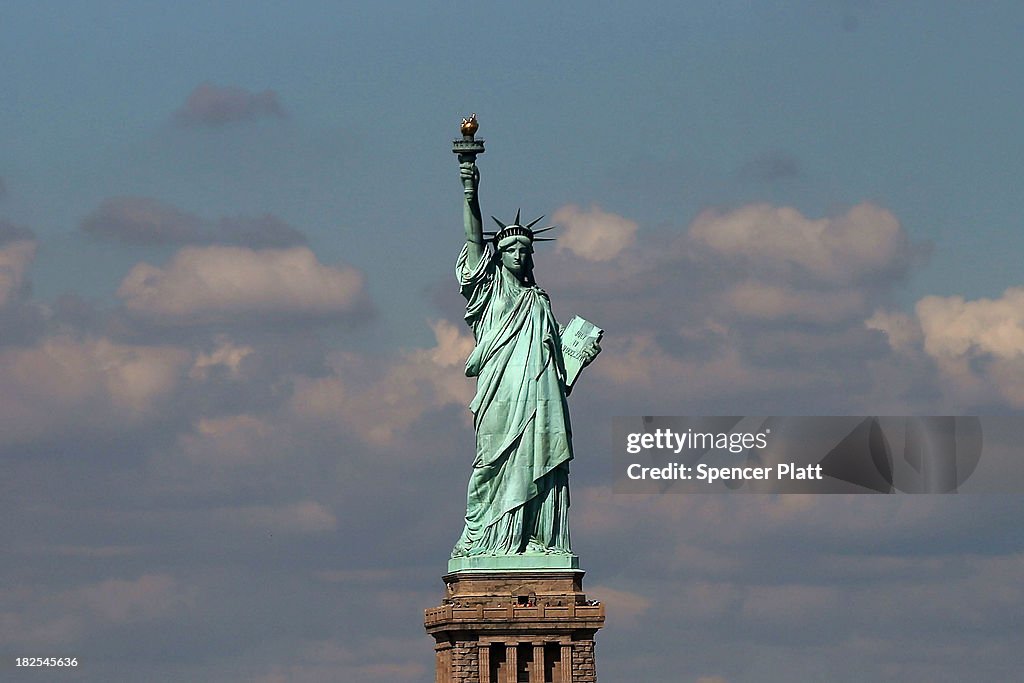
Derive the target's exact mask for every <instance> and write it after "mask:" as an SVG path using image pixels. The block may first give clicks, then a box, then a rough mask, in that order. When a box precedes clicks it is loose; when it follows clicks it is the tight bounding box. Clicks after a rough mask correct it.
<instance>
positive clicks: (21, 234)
mask: <svg viewBox="0 0 1024 683" xmlns="http://www.w3.org/2000/svg"><path fill="white" fill-rule="evenodd" d="M34 239H35V235H34V234H33V233H32V231H31V230H29V229H28V228H24V227H22V226H20V225H15V224H14V223H11V222H10V221H5V220H3V219H0V245H4V244H7V243H9V242H22V241H32V240H34Z"/></svg>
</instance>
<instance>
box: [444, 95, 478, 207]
mask: <svg viewBox="0 0 1024 683" xmlns="http://www.w3.org/2000/svg"><path fill="white" fill-rule="evenodd" d="M478 128H480V123H479V122H478V121H477V120H476V114H475V113H473V114H470V115H469V118H468V119H462V125H461V126H459V130H461V131H462V139H461V140H452V152H453V153H455V154H458V155H459V163H460V164H462V163H465V162H467V161H468V162H470V163H473V164H476V155H477V154H483V153H484V141H483V140H477V139H476V138H475V137H473V136H474V135H476V131H477V129H478ZM472 183H473V180H472V179H471V178H466V179H464V180H463V181H462V184H463V186H464V191H465V193H466V196H467V197H468V196H469V195H471V194H472V193H473V186H472Z"/></svg>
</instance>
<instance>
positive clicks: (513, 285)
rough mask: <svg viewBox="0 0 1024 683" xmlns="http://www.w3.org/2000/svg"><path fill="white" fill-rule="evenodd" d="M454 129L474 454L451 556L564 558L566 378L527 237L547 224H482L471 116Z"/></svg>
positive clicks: (592, 350) (502, 563) (528, 560)
mask: <svg viewBox="0 0 1024 683" xmlns="http://www.w3.org/2000/svg"><path fill="white" fill-rule="evenodd" d="M467 131H468V133H467ZM462 132H463V139H464V140H465V141H466V144H467V145H469V144H475V145H476V148H475V149H470V152H468V153H467V152H466V151H465V150H466V147H462V148H461V149H460V148H459V143H460V142H461V141H456V149H455V150H453V151H456V152H458V153H459V162H460V164H459V165H460V174H461V178H462V181H463V190H464V197H465V206H464V212H463V215H464V225H465V233H466V243H465V245H464V246H463V248H462V251H461V253H460V254H459V257H458V260H457V262H456V265H455V274H456V277H457V279H458V281H459V286H460V287H461V291H462V295H463V296H464V297H465V298H466V301H467V304H466V316H465V318H466V323H467V324H468V325H469V326H470V327H471V328H472V330H473V337H474V339H475V342H476V345H475V348H474V349H473V352H472V353H471V354H470V357H469V359H468V361H467V362H466V375H467V376H469V377H476V378H477V391H476V396H475V397H474V398H473V401H472V403H471V404H470V406H469V407H470V410H471V411H472V412H473V425H474V428H475V430H476V458H475V460H474V462H473V470H472V474H471V475H470V479H469V490H468V494H467V502H466V525H465V528H464V529H463V531H462V535H461V537H460V538H459V540H458V542H457V543H456V544H455V548H454V549H453V550H452V562H451V563H450V564H449V567H450V569H456V568H465V567H470V566H474V567H488V568H495V567H509V566H540V567H543V566H567V564H566V563H567V562H568V561H569V558H572V559H575V556H574V555H573V554H572V551H571V549H570V545H569V524H568V509H569V461H570V460H571V459H572V457H573V451H572V429H571V427H570V424H569V408H568V404H567V402H566V396H567V395H568V394H569V390H570V389H571V381H572V380H571V379H570V380H569V383H568V384H567V376H566V357H565V356H564V355H563V348H562V340H561V332H562V330H561V328H560V327H559V325H558V323H557V322H556V320H555V316H554V314H553V313H552V312H551V302H550V300H549V299H548V295H547V294H546V293H545V292H544V290H543V289H541V288H540V287H538V286H537V283H536V282H535V280H534V277H533V246H534V244H535V243H537V242H541V241H547V238H541V237H537V235H539V234H540V233H543V232H545V231H546V230H550V229H551V227H546V228H541V229H538V230H534V229H533V226H534V225H536V224H537V223H538V222H539V221H540V219H539V218H538V219H537V220H534V221H532V222H530V223H527V224H525V225H524V224H522V223H521V221H520V213H519V212H517V213H516V217H515V220H514V221H513V222H511V223H509V224H507V225H506V224H504V223H502V222H501V221H499V220H498V219H496V218H495V219H494V221H495V223H497V225H498V230H497V231H495V232H493V233H491V232H484V230H483V225H482V221H481V218H480V204H479V198H478V189H479V181H480V173H479V171H478V169H477V167H476V162H475V157H476V153H479V152H482V151H483V145H482V141H475V142H474V140H473V133H475V132H476V118H475V115H474V116H473V117H471V118H470V119H466V120H464V121H463V129H462ZM597 341H598V339H597V338H595V339H591V340H589V341H588V342H586V343H585V345H584V347H583V348H582V349H581V350H580V351H579V352H578V353H577V355H576V356H575V357H576V358H577V359H578V360H579V361H581V362H582V364H583V365H586V364H589V363H590V362H592V361H593V359H594V358H595V357H596V356H597V354H598V353H599V352H600V346H599V345H598V343H597ZM515 556H520V557H522V558H524V561H525V564H524V563H523V562H522V561H521V562H520V563H518V564H517V563H516V561H515V560H514V559H513V558H514V557H515ZM558 557H561V558H562V559H561V560H558V559H557V558H558ZM474 558H476V560H477V561H475V562H474V561H473V560H474ZM490 558H493V559H490ZM545 558H546V560H545Z"/></svg>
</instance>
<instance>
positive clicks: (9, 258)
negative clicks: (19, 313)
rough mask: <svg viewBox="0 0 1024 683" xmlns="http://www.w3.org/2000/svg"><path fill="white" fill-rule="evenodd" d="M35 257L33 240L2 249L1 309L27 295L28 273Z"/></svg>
mask: <svg viewBox="0 0 1024 683" xmlns="http://www.w3.org/2000/svg"><path fill="white" fill-rule="evenodd" d="M0 244H3V242H0ZM35 256H36V243H35V242H34V241H32V240H25V239H22V240H16V241H11V242H7V243H6V244H4V246H2V247H0V308H2V307H4V306H6V305H7V304H9V303H11V302H12V301H14V300H16V299H21V298H23V297H24V295H25V294H26V293H27V286H28V271H29V267H30V266H31V265H32V261H33V260H35Z"/></svg>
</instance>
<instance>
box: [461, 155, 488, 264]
mask: <svg viewBox="0 0 1024 683" xmlns="http://www.w3.org/2000/svg"><path fill="white" fill-rule="evenodd" d="M459 175H460V176H461V178H462V192H463V195H464V198H465V201H464V202H463V204H462V223H463V225H464V227H465V230H466V247H467V250H468V252H469V253H468V256H469V258H468V259H467V263H466V265H467V266H469V268H471V269H472V268H476V265H477V264H478V263H480V259H481V258H482V257H483V255H484V226H483V222H482V221H481V220H480V200H479V198H478V197H477V192H478V190H479V189H480V171H479V169H477V167H476V163H475V162H473V161H470V160H469V156H468V155H462V154H460V155H459Z"/></svg>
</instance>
